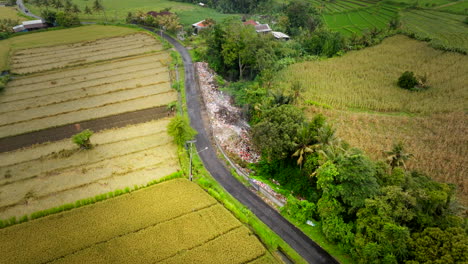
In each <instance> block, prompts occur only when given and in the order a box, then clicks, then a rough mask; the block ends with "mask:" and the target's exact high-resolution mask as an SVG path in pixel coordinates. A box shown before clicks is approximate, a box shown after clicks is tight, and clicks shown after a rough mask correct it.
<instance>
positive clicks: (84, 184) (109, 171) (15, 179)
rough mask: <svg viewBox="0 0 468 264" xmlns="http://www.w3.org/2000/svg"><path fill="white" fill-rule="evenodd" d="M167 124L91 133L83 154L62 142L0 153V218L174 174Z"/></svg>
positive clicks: (175, 165) (174, 152)
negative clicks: (90, 144) (89, 144)
mask: <svg viewBox="0 0 468 264" xmlns="http://www.w3.org/2000/svg"><path fill="white" fill-rule="evenodd" d="M168 123H169V119H168V118H164V119H161V120H157V121H151V122H148V123H144V124H138V125H134V126H128V127H125V128H120V129H114V130H107V131H103V132H99V133H96V134H95V135H93V137H92V139H91V140H92V142H93V144H95V145H96V146H95V147H94V148H93V149H91V150H89V151H80V150H79V149H78V148H77V147H76V146H75V145H73V144H72V142H71V141H70V140H69V139H66V140H62V141H58V142H53V143H47V144H43V145H38V146H33V147H30V148H27V149H22V150H18V151H13V152H6V153H1V154H0V160H1V162H0V219H7V218H9V217H11V216H17V217H20V216H23V215H25V214H30V213H33V212H36V211H39V210H45V209H48V208H51V207H55V206H60V205H62V204H66V203H73V202H75V201H76V200H79V199H85V198H88V197H93V196H95V195H98V194H102V193H106V192H109V191H113V190H116V189H123V188H125V187H129V186H130V187H133V186H134V185H138V186H139V185H142V184H146V183H147V182H150V181H152V180H155V179H159V178H161V177H164V176H166V175H169V174H171V173H174V172H176V171H177V170H179V169H180V167H179V165H178V159H177V149H176V146H175V145H174V144H173V143H172V139H171V137H170V136H169V135H167V132H166V127H167V125H168ZM5 175H8V177H5ZM29 193H31V194H34V195H28V194H29ZM25 201H27V203H24V202H25Z"/></svg>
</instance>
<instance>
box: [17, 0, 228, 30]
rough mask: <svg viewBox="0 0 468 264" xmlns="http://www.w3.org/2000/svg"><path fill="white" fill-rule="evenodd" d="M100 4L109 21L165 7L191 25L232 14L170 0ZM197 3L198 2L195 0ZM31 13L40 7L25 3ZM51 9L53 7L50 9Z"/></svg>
mask: <svg viewBox="0 0 468 264" xmlns="http://www.w3.org/2000/svg"><path fill="white" fill-rule="evenodd" d="M72 2H73V3H74V4H77V5H78V7H79V8H80V9H81V11H83V10H84V9H85V7H86V6H89V7H90V8H92V4H93V3H92V2H90V1H88V0H72ZM101 3H102V5H103V6H104V8H105V11H106V16H107V19H108V21H109V22H125V18H126V17H127V14H128V12H133V13H135V12H137V11H143V12H145V13H146V12H148V11H160V10H162V9H165V8H170V12H173V13H177V14H178V15H179V17H180V22H181V23H182V24H183V25H191V24H194V23H196V22H198V21H201V20H203V19H205V18H208V17H209V18H213V19H215V20H216V21H221V20H223V19H225V18H227V17H230V16H233V15H232V14H222V13H220V12H218V11H216V10H215V9H212V8H209V7H201V6H198V5H196V4H190V3H184V2H177V1H170V0H158V1H154V0H133V1H126V0H102V1H101ZM197 3H198V2H197ZM26 6H27V7H28V8H29V9H30V10H31V12H32V13H35V14H40V10H41V8H38V7H37V6H34V5H31V4H27V5H26ZM51 10H53V9H51ZM79 17H80V19H81V20H83V21H96V22H97V21H104V20H105V18H104V14H103V13H102V12H101V13H96V12H93V14H89V15H88V14H84V12H82V13H80V14H79Z"/></svg>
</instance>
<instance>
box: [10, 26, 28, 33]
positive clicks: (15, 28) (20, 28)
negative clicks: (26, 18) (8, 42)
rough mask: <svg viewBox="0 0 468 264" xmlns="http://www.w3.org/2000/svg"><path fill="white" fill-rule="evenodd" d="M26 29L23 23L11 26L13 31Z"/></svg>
mask: <svg viewBox="0 0 468 264" xmlns="http://www.w3.org/2000/svg"><path fill="white" fill-rule="evenodd" d="M23 31H27V30H26V29H25V28H24V26H23V25H17V26H14V27H13V32H23Z"/></svg>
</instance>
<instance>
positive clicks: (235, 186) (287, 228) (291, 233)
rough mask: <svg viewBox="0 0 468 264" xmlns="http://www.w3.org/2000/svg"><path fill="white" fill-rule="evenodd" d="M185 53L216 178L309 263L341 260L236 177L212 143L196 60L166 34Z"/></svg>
mask: <svg viewBox="0 0 468 264" xmlns="http://www.w3.org/2000/svg"><path fill="white" fill-rule="evenodd" d="M163 37H164V38H165V39H166V40H167V41H169V43H171V44H172V45H173V46H174V47H175V48H176V50H177V51H178V52H179V53H180V55H181V56H182V59H183V62H184V67H185V94H186V98H187V107H188V114H189V116H190V124H191V126H192V127H193V128H194V129H196V130H197V131H198V135H197V136H196V140H197V144H196V146H197V149H198V150H199V151H200V150H202V149H204V148H205V147H207V146H208V147H210V148H208V150H206V151H202V152H200V154H199V155H200V157H201V159H202V161H203V164H204V165H205V167H206V169H207V170H208V171H209V172H210V173H211V175H213V177H214V178H215V179H216V180H217V181H218V182H219V183H220V184H221V185H222V186H223V187H224V188H225V189H226V190H227V191H228V192H229V193H230V194H231V195H232V196H234V197H235V198H236V199H237V200H238V201H240V202H241V203H242V204H244V205H245V206H247V207H248V208H249V209H250V210H251V211H252V212H253V213H254V214H255V215H256V216H257V217H258V218H260V220H262V221H263V222H264V223H265V224H266V225H268V226H269V227H270V228H271V229H272V230H273V231H274V232H276V233H277V234H278V235H279V236H280V237H281V238H283V240H284V241H286V243H288V244H289V245H290V246H291V247H292V248H293V249H295V250H296V251H297V252H298V253H299V254H300V255H301V256H302V257H303V258H304V259H305V260H307V261H308V262H309V263H338V261H336V260H335V259H334V258H333V257H332V256H331V255H330V254H328V252H326V251H325V250H323V249H322V248H321V247H320V246H318V245H317V244H316V243H315V242H314V241H312V240H311V239H310V238H309V237H307V236H306V235H305V234H304V233H302V231H300V230H299V229H298V228H297V227H295V226H294V225H292V224H291V223H290V222H289V221H288V220H286V219H285V218H284V217H283V216H281V215H280V214H279V213H278V212H277V211H275V210H274V209H273V208H271V207H270V206H269V205H268V204H266V203H265V202H264V201H263V200H262V199H260V198H259V197H258V196H257V195H256V194H255V193H253V192H251V191H250V190H249V189H247V188H246V187H245V186H244V185H243V184H242V183H240V182H239V181H238V180H237V179H235V178H234V177H233V176H232V175H231V173H230V172H229V171H228V170H227V169H226V167H225V166H224V165H223V163H222V162H221V161H220V160H219V159H218V157H217V155H216V152H215V150H214V149H213V147H211V146H212V144H211V142H210V137H209V134H208V133H207V131H206V130H205V127H204V125H203V119H202V115H201V101H200V96H199V94H198V88H197V84H196V81H195V73H194V68H193V65H192V59H191V57H190V55H189V53H188V51H187V49H186V48H185V47H184V46H182V45H181V44H180V43H179V42H177V41H176V40H174V39H173V38H171V37H170V36H167V35H165V34H163Z"/></svg>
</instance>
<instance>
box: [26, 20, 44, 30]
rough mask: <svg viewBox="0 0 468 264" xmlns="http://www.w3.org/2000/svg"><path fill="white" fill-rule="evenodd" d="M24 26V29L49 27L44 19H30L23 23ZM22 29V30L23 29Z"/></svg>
mask: <svg viewBox="0 0 468 264" xmlns="http://www.w3.org/2000/svg"><path fill="white" fill-rule="evenodd" d="M21 24H22V26H23V27H24V29H23V30H28V31H29V30H35V29H41V28H46V27H47V24H46V23H45V21H44V20H41V19H39V20H29V21H23V23H21ZM23 30H22V31H23Z"/></svg>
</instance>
